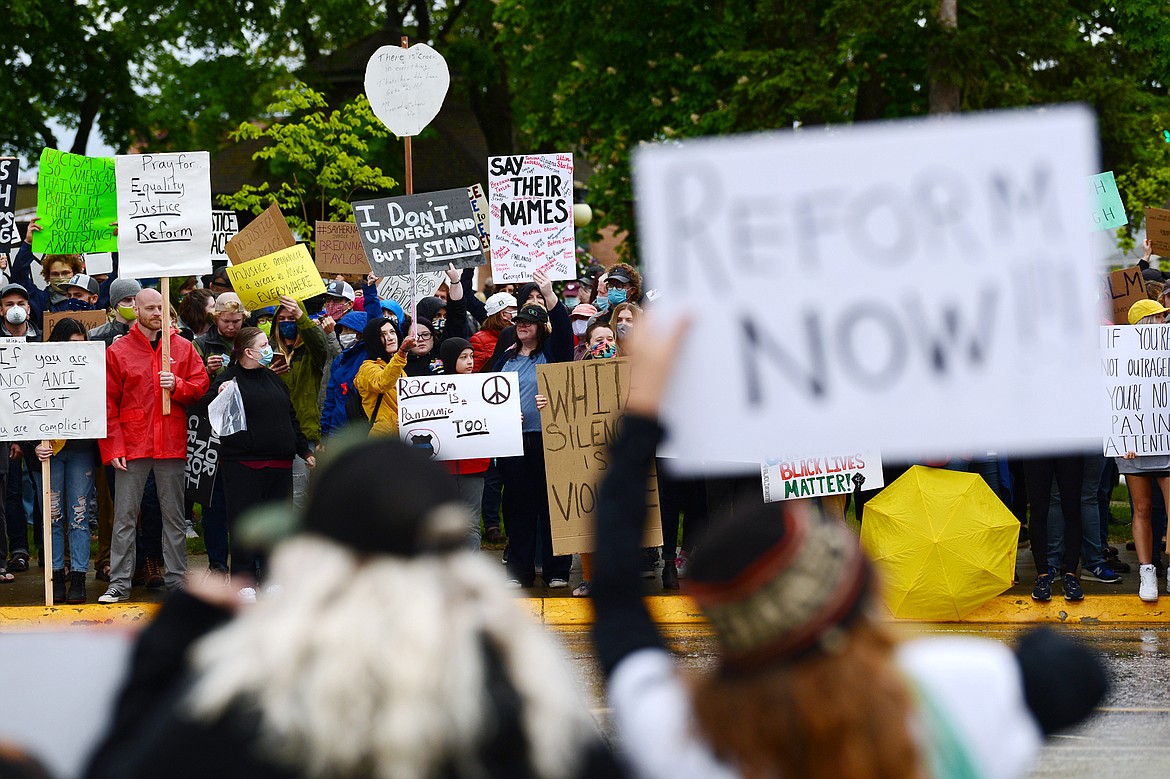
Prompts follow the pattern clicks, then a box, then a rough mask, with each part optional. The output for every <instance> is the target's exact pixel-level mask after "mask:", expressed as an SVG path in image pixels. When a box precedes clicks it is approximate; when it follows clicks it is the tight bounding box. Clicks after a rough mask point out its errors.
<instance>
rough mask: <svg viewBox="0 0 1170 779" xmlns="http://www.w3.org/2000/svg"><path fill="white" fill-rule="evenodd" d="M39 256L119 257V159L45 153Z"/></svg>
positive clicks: (37, 243)
mask: <svg viewBox="0 0 1170 779" xmlns="http://www.w3.org/2000/svg"><path fill="white" fill-rule="evenodd" d="M37 216H38V217H39V219H38V220H37V224H39V225H40V227H41V229H40V230H39V231H37V232H35V233H33V242H32V249H33V251H34V252H36V253H37V254H85V253H87V252H116V251H118V237H117V236H116V235H114V222H116V221H117V220H118V192H117V181H116V177H115V174H114V158H113V157H83V156H81V155H80V154H69V153H67V152H63V151H57V150H56V149H45V150H44V151H42V152H41V160H40V172H39V173H38V174H37Z"/></svg>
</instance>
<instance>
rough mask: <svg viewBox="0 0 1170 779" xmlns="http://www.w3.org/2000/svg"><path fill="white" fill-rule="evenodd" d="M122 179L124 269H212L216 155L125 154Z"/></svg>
mask: <svg viewBox="0 0 1170 779" xmlns="http://www.w3.org/2000/svg"><path fill="white" fill-rule="evenodd" d="M114 160H115V170H116V172H117V181H118V271H119V273H121V275H123V276H125V277H127V278H146V277H155V276H161V277H167V276H195V275H201V274H204V273H211V251H210V247H211V243H212V219H211V155H210V154H208V153H207V152H205V151H195V152H176V153H173V154H125V155H119V156H118V157H115V158H114Z"/></svg>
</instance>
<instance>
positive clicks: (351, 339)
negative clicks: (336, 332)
mask: <svg viewBox="0 0 1170 779" xmlns="http://www.w3.org/2000/svg"><path fill="white" fill-rule="evenodd" d="M337 340H338V341H340V342H341V348H342V349H348V348H349V347H351V346H353V345H354V344H356V343H357V333H342V334H341V335H340V336H338V338H337Z"/></svg>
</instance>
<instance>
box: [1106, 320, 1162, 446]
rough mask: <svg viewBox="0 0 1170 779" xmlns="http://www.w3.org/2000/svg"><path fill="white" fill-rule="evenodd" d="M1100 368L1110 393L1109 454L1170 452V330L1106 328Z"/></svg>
mask: <svg viewBox="0 0 1170 779" xmlns="http://www.w3.org/2000/svg"><path fill="white" fill-rule="evenodd" d="M1101 370H1102V372H1103V373H1104V374H1105V389H1106V391H1107V392H1108V395H1109V416H1108V417H1107V419H1108V420H1109V427H1108V428H1107V432H1106V435H1105V456H1106V457H1123V456H1125V453H1126V452H1137V453H1138V454H1139V455H1142V454H1170V327H1167V326H1166V325H1137V326H1136V327H1130V326H1124V327H1122V326H1112V327H1102V328H1101ZM1103 418H1104V417H1103Z"/></svg>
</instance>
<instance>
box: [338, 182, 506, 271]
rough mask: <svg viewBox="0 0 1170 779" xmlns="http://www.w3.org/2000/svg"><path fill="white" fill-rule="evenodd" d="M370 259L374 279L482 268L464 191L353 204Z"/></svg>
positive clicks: (455, 190)
mask: <svg viewBox="0 0 1170 779" xmlns="http://www.w3.org/2000/svg"><path fill="white" fill-rule="evenodd" d="M353 217H354V221H355V222H356V223H357V226H358V233H359V235H360V236H361V239H362V246H363V247H364V248H365V250H366V259H368V260H369V261H370V268H372V269H373V271H374V275H375V276H402V275H404V274H407V273H410V258H411V255H412V254H413V255H414V258H415V266H416V269H417V270H418V271H420V272H423V271H433V270H444V269H446V267H447V265H448V264H453V265H454V266H455V267H456V268H471V267H474V266H476V265H483V263H484V256H483V245H482V244H481V243H480V240H479V227H478V225H477V223H476V220H475V214H474V213H473V212H472V210H471V200H470V199H469V198H468V197H467V190H466V189H444V190H440V191H439V192H426V193H424V194H421V195H402V196H400V197H389V198H383V199H381V200H363V201H360V202H357V203H354V204H353Z"/></svg>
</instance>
